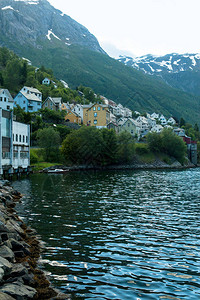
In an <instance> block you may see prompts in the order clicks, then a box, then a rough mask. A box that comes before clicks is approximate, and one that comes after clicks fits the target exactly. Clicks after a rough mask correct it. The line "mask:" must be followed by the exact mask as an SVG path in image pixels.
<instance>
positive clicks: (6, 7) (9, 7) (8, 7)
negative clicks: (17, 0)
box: [2, 6, 14, 10]
mask: <svg viewBox="0 0 200 300" xmlns="http://www.w3.org/2000/svg"><path fill="white" fill-rule="evenodd" d="M7 9H11V10H14V8H13V7H12V6H5V7H3V8H2V10H7Z"/></svg>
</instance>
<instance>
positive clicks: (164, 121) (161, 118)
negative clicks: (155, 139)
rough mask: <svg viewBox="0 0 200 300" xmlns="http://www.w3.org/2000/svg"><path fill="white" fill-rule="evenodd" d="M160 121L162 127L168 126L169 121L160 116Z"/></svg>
mask: <svg viewBox="0 0 200 300" xmlns="http://www.w3.org/2000/svg"><path fill="white" fill-rule="evenodd" d="M159 121H160V122H161V125H167V119H166V118H165V117H164V116H163V115H161V116H160V118H159Z"/></svg>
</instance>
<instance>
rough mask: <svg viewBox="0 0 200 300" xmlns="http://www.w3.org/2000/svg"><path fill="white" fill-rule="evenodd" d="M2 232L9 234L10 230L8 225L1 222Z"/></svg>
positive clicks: (0, 229) (0, 230)
mask: <svg viewBox="0 0 200 300" xmlns="http://www.w3.org/2000/svg"><path fill="white" fill-rule="evenodd" d="M0 232H1V233H2V232H8V228H7V227H6V225H5V224H4V223H3V222H1V221H0Z"/></svg>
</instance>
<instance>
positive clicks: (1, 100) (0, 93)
mask: <svg viewBox="0 0 200 300" xmlns="http://www.w3.org/2000/svg"><path fill="white" fill-rule="evenodd" d="M13 105H14V100H13V97H12V96H11V94H10V92H9V90H7V89H0V108H2V109H5V110H11V109H12V110H13Z"/></svg>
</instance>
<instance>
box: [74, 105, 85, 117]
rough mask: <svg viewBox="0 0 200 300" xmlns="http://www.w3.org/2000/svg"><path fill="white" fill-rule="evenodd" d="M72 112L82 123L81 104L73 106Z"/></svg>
mask: <svg viewBox="0 0 200 300" xmlns="http://www.w3.org/2000/svg"><path fill="white" fill-rule="evenodd" d="M72 111H73V112H75V113H76V114H77V115H78V116H79V117H81V120H82V121H83V106H82V105H81V104H76V105H74V107H73V108H72Z"/></svg>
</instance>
